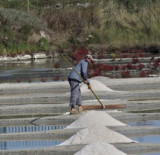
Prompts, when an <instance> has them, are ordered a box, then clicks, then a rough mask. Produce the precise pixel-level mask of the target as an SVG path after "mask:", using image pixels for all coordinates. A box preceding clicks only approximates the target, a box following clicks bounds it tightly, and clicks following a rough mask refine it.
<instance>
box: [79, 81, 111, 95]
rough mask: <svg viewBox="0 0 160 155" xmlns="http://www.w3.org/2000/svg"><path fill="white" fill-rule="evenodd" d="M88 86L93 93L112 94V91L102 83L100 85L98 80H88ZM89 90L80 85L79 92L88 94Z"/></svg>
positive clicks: (85, 86)
mask: <svg viewBox="0 0 160 155" xmlns="http://www.w3.org/2000/svg"><path fill="white" fill-rule="evenodd" d="M90 84H91V87H92V90H93V91H109V92H113V90H112V89H110V88H109V87H107V86H106V85H104V84H103V83H101V82H100V81H98V80H90ZM89 91H90V90H89V89H88V87H87V85H84V84H83V85H82V86H81V92H82V93H85V92H89Z"/></svg>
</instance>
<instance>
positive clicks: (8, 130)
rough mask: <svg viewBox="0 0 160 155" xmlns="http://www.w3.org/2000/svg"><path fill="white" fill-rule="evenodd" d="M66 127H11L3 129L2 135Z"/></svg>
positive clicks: (63, 126) (1, 129)
mask: <svg viewBox="0 0 160 155" xmlns="http://www.w3.org/2000/svg"><path fill="white" fill-rule="evenodd" d="M65 127H66V126H65V125H52V126H9V127H1V128H0V133H1V134H5V133H19V132H40V131H49V130H59V129H64V128H65Z"/></svg>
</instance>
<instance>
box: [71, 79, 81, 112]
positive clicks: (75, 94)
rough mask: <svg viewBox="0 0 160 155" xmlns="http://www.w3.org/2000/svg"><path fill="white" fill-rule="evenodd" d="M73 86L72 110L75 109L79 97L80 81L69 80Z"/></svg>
mask: <svg viewBox="0 0 160 155" xmlns="http://www.w3.org/2000/svg"><path fill="white" fill-rule="evenodd" d="M69 84H70V87H71V96H70V106H71V112H73V111H75V107H76V104H77V100H78V97H79V83H78V82H76V81H69Z"/></svg>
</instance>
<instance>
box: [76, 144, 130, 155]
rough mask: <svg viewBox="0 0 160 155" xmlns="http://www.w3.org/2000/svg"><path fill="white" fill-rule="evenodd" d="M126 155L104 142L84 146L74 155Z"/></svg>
mask: <svg viewBox="0 0 160 155" xmlns="http://www.w3.org/2000/svg"><path fill="white" fill-rule="evenodd" d="M84 154H87V155H127V154H126V153H124V152H122V151H120V150H118V149H117V148H116V147H114V146H113V145H111V144H108V143H106V142H96V143H91V144H89V145H86V146H85V147H84V148H82V149H81V150H80V151H79V152H77V153H75V155H84Z"/></svg>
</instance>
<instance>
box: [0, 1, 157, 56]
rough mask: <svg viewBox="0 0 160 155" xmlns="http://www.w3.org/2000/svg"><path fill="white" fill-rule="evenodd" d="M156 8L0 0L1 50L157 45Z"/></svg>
mask: <svg viewBox="0 0 160 155" xmlns="http://www.w3.org/2000/svg"><path fill="white" fill-rule="evenodd" d="M159 8H160V1H159V0H141V1H139V0H47V1H46V0H23V1H22V0H0V21H1V23H0V53H1V54H2V53H4V51H5V50H6V51H7V52H9V51H16V52H17V51H23V52H26V51H31V52H35V51H36V50H44V51H46V50H50V49H52V46H58V47H62V48H64V47H65V48H67V47H69V46H70V45H73V44H74V45H76V46H80V45H85V46H87V45H94V44H99V45H107V46H108V47H119V48H122V47H136V46H139V47H143V46H145V47H146V46H147V47H149V46H158V47H159V46H160V16H159V15H160V9H159ZM41 30H43V31H44V32H45V34H47V35H46V36H47V37H46V38H45V39H44V37H41V36H40V31H41ZM33 35H34V36H35V35H36V37H33ZM10 45H12V46H10ZM15 45H16V47H15ZM26 46H27V47H29V48H26ZM31 47H33V48H31ZM10 48H11V49H10ZM19 48H20V50H19Z"/></svg>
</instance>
